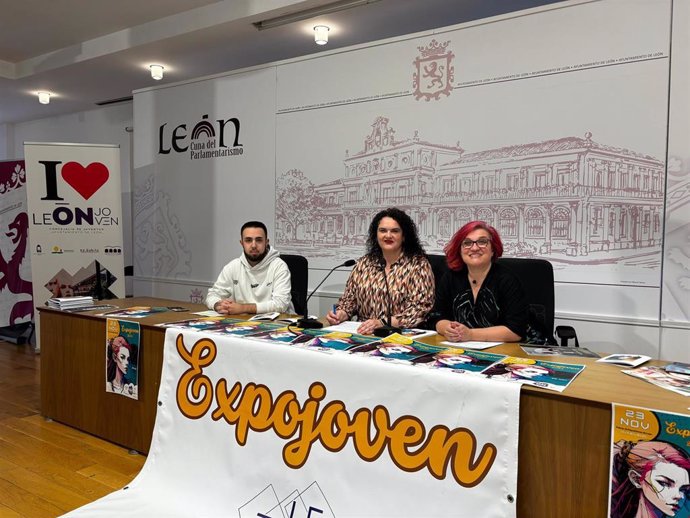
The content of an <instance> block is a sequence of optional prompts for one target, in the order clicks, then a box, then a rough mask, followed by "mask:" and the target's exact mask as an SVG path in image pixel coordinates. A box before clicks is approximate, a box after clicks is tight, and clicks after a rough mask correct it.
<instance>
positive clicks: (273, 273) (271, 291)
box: [206, 221, 293, 315]
mask: <svg viewBox="0 0 690 518" xmlns="http://www.w3.org/2000/svg"><path fill="white" fill-rule="evenodd" d="M240 236H241V239H240V244H241V245H242V248H243V249H244V253H243V254H242V255H241V256H240V257H238V258H237V259H233V260H232V261H230V262H229V263H228V264H226V265H225V267H224V268H223V270H222V271H221V272H220V275H219V276H218V280H216V283H215V284H214V285H213V287H212V288H210V289H209V290H208V295H207V296H206V305H207V306H208V307H209V309H213V310H214V311H217V312H218V313H221V314H223V315H237V314H240V313H269V312H274V311H277V312H279V313H285V312H293V310H292V304H291V295H290V290H291V285H290V270H288V267H287V265H286V264H285V262H284V261H283V260H282V259H281V258H280V257H278V252H277V251H276V250H274V249H273V248H271V246H270V244H269V242H268V232H267V230H266V225H264V224H263V223H261V222H260V221H249V222H247V223H245V224H244V225H242V229H241V230H240Z"/></svg>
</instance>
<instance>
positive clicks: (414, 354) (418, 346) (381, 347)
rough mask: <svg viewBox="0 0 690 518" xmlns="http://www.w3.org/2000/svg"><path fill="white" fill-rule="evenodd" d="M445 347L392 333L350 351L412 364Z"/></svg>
mask: <svg viewBox="0 0 690 518" xmlns="http://www.w3.org/2000/svg"><path fill="white" fill-rule="evenodd" d="M445 349H446V348H445V347H438V346H434V345H428V344H423V343H421V342H417V341H415V340H412V339H411V338H408V337H406V336H403V335H400V334H397V333H394V334H392V335H390V336H387V337H386V338H382V339H380V340H376V341H373V342H370V343H368V344H363V345H359V346H357V347H354V348H352V349H350V352H351V353H353V354H359V355H362V356H368V357H371V358H376V359H379V360H384V361H390V362H395V363H408V364H413V363H417V362H419V361H424V359H425V357H429V356H432V355H433V354H435V353H438V352H441V351H443V350H445Z"/></svg>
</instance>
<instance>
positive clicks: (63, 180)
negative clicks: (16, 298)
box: [24, 142, 125, 337]
mask: <svg viewBox="0 0 690 518" xmlns="http://www.w3.org/2000/svg"><path fill="white" fill-rule="evenodd" d="M24 157H25V163H26V177H27V180H26V186H27V200H28V216H29V243H30V251H31V266H32V278H33V299H34V303H35V304H36V305H37V306H40V305H43V304H44V303H45V302H46V301H47V300H48V299H49V298H52V297H70V296H73V295H91V296H93V297H94V298H95V299H98V300H103V299H113V298H122V297H124V296H125V276H124V258H123V249H122V248H123V247H122V242H123V230H122V225H123V220H122V198H121V186H120V148H119V146H116V145H108V144H61V143H35V142H25V143H24ZM37 325H40V319H39V322H37ZM37 335H38V336H39V337H40V333H38V332H37Z"/></svg>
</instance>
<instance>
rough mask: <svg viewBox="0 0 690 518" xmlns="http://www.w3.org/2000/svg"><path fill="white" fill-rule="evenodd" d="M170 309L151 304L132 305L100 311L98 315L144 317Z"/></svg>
mask: <svg viewBox="0 0 690 518" xmlns="http://www.w3.org/2000/svg"><path fill="white" fill-rule="evenodd" d="M164 311H168V308H166V307H151V306H132V307H131V308H123V309H118V310H116V311H108V312H106V313H98V314H97V316H106V315H107V316H108V317H112V318H115V317H118V318H119V317H124V318H144V317H147V316H149V315H153V314H155V313H162V312H164Z"/></svg>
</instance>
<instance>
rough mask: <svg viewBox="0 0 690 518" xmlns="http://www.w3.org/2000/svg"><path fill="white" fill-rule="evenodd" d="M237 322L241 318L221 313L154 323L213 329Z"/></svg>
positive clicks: (163, 325)
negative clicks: (212, 315) (219, 314)
mask: <svg viewBox="0 0 690 518" xmlns="http://www.w3.org/2000/svg"><path fill="white" fill-rule="evenodd" d="M237 322H241V320H240V319H239V318H230V317H226V316H222V315H221V316H217V317H201V318H192V319H189V320H179V321H177V322H165V323H163V324H156V325H157V326H158V327H179V328H181V329H192V330H194V331H213V330H216V329H221V328H223V327H225V326H228V325H232V324H235V323H237Z"/></svg>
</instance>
